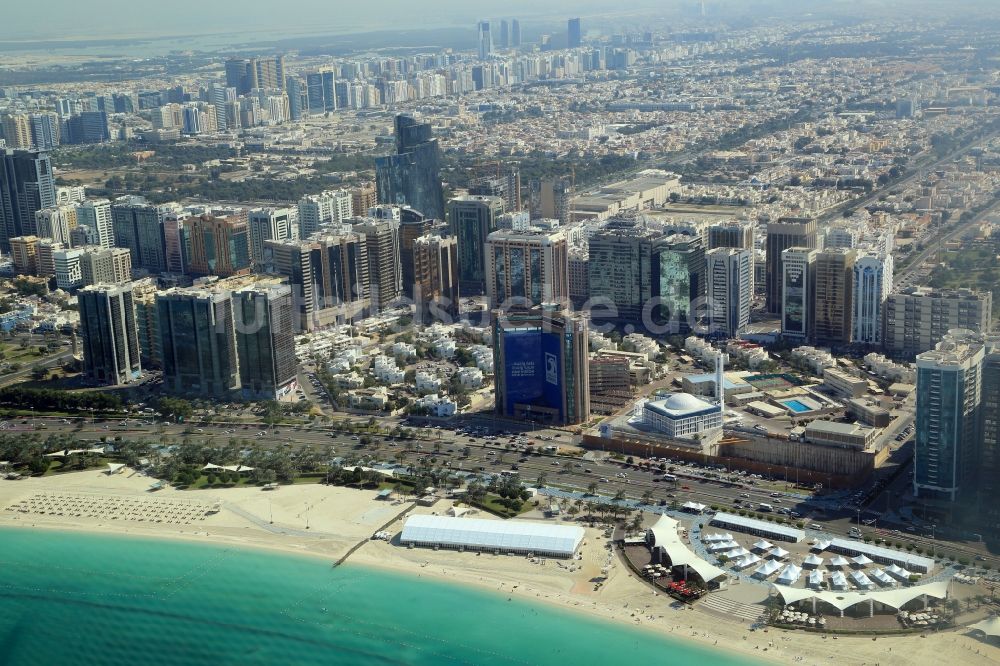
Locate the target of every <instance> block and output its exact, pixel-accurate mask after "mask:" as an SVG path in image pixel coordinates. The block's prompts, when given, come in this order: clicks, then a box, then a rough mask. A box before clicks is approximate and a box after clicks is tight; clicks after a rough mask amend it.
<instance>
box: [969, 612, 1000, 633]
mask: <svg viewBox="0 0 1000 666" xmlns="http://www.w3.org/2000/svg"><path fill="white" fill-rule="evenodd" d="M969 629H971V630H973V631H979V632H982V633H984V634H986V635H987V636H1000V616H997V615H994V616H993V617H988V618H986V619H985V620H983V621H982V622H977V623H975V624H973V625H970V626H969Z"/></svg>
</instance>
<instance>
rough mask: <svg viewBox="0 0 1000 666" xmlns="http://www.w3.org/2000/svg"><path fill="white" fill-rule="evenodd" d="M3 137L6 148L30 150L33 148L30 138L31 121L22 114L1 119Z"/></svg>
mask: <svg viewBox="0 0 1000 666" xmlns="http://www.w3.org/2000/svg"><path fill="white" fill-rule="evenodd" d="M2 124H3V136H4V140H5V141H6V142H7V147H8V148H14V149H20V150H30V149H32V148H34V147H35V145H34V141H33V140H32V137H31V121H30V120H29V119H28V116H26V115H25V114H23V113H9V114H7V115H5V116H4V117H3V123H2Z"/></svg>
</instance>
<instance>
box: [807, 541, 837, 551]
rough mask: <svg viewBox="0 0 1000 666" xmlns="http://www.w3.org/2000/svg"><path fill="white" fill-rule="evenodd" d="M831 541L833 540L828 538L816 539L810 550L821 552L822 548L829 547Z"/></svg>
mask: <svg viewBox="0 0 1000 666" xmlns="http://www.w3.org/2000/svg"><path fill="white" fill-rule="evenodd" d="M831 543H833V541H831V540H829V539H827V540H825V541H817V542H816V543H814V544H813V545H812V548H811V549H810V550H815V551H816V552H817V553H822V552H823V551H824V550H826V549H827V548H829V547H830V544H831Z"/></svg>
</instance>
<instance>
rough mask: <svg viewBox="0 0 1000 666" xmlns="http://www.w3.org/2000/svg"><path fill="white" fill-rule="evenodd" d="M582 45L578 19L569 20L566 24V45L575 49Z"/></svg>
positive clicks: (581, 33)
mask: <svg viewBox="0 0 1000 666" xmlns="http://www.w3.org/2000/svg"><path fill="white" fill-rule="evenodd" d="M582 44H583V31H582V27H581V25H580V19H578V18H571V19H570V20H569V21H567V23H566V45H567V46H568V47H569V48H571V49H575V48H578V47H579V46H580V45H582Z"/></svg>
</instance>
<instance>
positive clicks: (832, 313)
mask: <svg viewBox="0 0 1000 666" xmlns="http://www.w3.org/2000/svg"><path fill="white" fill-rule="evenodd" d="M856 256H857V253H856V252H855V251H854V250H851V249H847V248H842V247H838V248H833V249H827V250H823V251H821V252H817V253H816V288H815V291H814V294H815V301H814V302H815V305H814V307H813V338H814V339H815V340H816V341H817V342H818V343H821V344H827V345H848V344H850V343H851V333H852V332H853V330H854V326H853V322H852V316H853V314H854V306H853V296H854V261H855V257H856Z"/></svg>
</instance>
